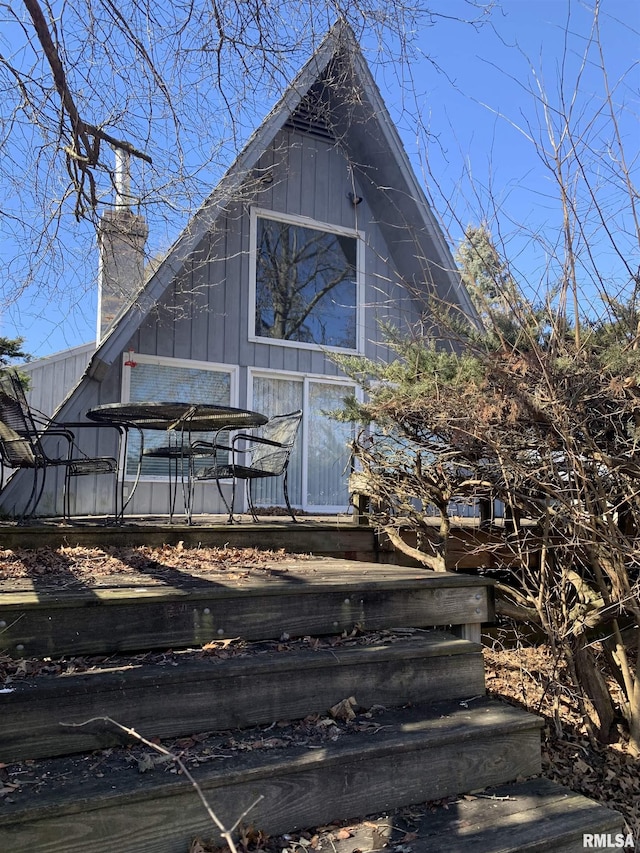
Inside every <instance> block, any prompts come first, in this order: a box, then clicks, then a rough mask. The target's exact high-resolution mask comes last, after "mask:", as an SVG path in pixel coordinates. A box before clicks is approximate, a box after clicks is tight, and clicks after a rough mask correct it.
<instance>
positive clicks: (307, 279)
mask: <svg viewBox="0 0 640 853" xmlns="http://www.w3.org/2000/svg"><path fill="white" fill-rule="evenodd" d="M256 248H257V251H256V335H257V336H259V337H264V338H276V339H278V340H285V341H297V342H300V343H312V344H319V345H322V346H333V347H344V348H347V349H356V318H357V311H356V307H357V305H356V302H357V287H356V250H357V247H356V238H355V237H348V236H344V235H340V234H332V233H330V232H327V231H321V230H318V229H315V228H307V227H303V226H301V225H292V224H289V223H285V222H275V221H274V220H272V219H261V218H258V220H257V247H256Z"/></svg>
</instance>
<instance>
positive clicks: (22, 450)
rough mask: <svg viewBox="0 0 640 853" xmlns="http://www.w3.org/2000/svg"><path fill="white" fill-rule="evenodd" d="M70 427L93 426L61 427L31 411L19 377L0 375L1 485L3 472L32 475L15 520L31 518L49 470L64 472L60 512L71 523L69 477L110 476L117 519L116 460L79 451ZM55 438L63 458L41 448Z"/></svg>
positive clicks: (79, 424)
mask: <svg viewBox="0 0 640 853" xmlns="http://www.w3.org/2000/svg"><path fill="white" fill-rule="evenodd" d="M71 426H73V427H74V429H75V428H76V427H78V428H80V427H84V426H86V427H89V428H91V429H95V427H96V425H95V424H90V423H88V422H87V423H86V424H82V423H74V424H64V423H57V422H56V421H54V420H52V419H50V418H47V417H46V416H44V415H42V413H40V412H37V411H36V410H34V409H32V408H31V407H30V406H29V404H28V402H27V398H26V396H25V393H24V388H23V385H22V381H21V379H20V377H19V375H18V374H17V373H16V372H15V371H13V370H4V371H2V372H1V373H0V476H1V478H2V483H4V474H5V468H10V469H17V468H29V469H31V470H32V471H33V483H32V487H31V493H30V495H29V498H28V500H27V502H26V504H25V506H24V510H23V511H22V513H20V515H19V516H18V518H19V519H20V520H23V521H24V520H26V519H28V518H31V517H32V516H33V515H34V514H35V512H36V509H37V507H38V504H39V502H40V498H41V497H42V494H43V491H44V486H45V480H46V476H47V471H48V469H49V468H64V487H63V488H64V491H63V499H62V512H63V516H64V518H65V520H67V521H71V503H70V501H71V498H70V484H71V479H72V478H73V477H81V476H85V475H90V474H113V475H114V518H117V517H118V507H117V490H116V488H115V479H116V474H117V470H118V463H117V461H116V459H114V458H113V457H110V456H101V457H92V456H89V455H87V454H86V453H84V452H83V451H81V450H80V448H79V447H78V445H77V443H76V436H75V434H74V432H73V431H72V430H71V428H70V427H71ZM55 438H57V439H59V440H60V441H62V442H63V443H64V448H65V451H66V452H65V453H64V455H60V456H56V455H52V454H51V453H50V452H48V451H47V450H45V444H47V446H49V443H50V442H51V441H52V440H54V439H55Z"/></svg>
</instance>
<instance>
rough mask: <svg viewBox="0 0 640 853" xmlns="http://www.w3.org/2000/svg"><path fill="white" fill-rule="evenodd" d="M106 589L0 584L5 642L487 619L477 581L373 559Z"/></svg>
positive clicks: (29, 648)
mask: <svg viewBox="0 0 640 853" xmlns="http://www.w3.org/2000/svg"><path fill="white" fill-rule="evenodd" d="M106 583H108V585H101V584H93V585H91V586H89V585H78V586H77V587H76V586H73V585H71V586H69V587H67V588H56V587H55V586H54V587H52V586H47V585H46V583H39V582H38V581H37V580H35V579H34V580H33V581H32V586H31V587H30V588H27V586H26V585H23V587H22V589H18V588H12V587H11V584H10V583H8V584H4V585H3V586H2V587H0V626H1V627H2V629H3V643H4V645H5V648H6V649H7V650H8V651H9V652H10V653H11V654H13V655H51V656H59V655H65V654H76V655H78V654H100V653H108V652H114V651H127V650H139V651H140V650H145V649H153V648H159V647H164V648H168V647H172V648H185V647H189V646H200V645H203V644H205V643H207V642H210V641H211V640H213V639H224V638H233V637H238V636H241V637H244V638H245V639H246V640H260V639H267V638H274V637H275V638H277V637H280V636H281V635H282V634H286V635H288V636H292V637H298V636H305V635H312V636H316V635H324V634H336V633H341V632H343V631H352V630H353V629H354V628H355V627H358V630H370V631H376V630H380V629H381V628H384V627H389V626H391V627H409V626H410V627H433V626H450V625H465V624H477V623H480V622H487V621H491V620H492V618H493V610H492V595H491V583H490V581H487V580H485V579H482V578H478V577H469V576H463V575H458V574H453V573H446V572H429V571H427V570H423V569H408V568H403V567H389V566H384V565H381V564H378V563H364V562H354V561H349V560H337V559H327V558H325V559H322V558H318V559H311V560H305V561H302V562H300V563H299V564H296V563H294V564H293V565H290V566H289V565H288V564H276V565H274V567H273V569H272V570H271V571H270V572H265V571H264V570H261V571H254V572H252V571H251V570H250V569H248V570H247V572H246V573H245V574H242V575H241V576H238V573H237V572H235V571H234V572H233V573H232V576H231V577H230V576H228V575H227V576H225V574H224V573H221V572H211V573H208V574H206V575H204V574H203V573H202V572H199V573H198V574H197V575H195V574H194V575H191V574H188V573H186V572H176V571H171V572H170V573H169V579H168V580H167V581H165V582H162V579H161V578H159V577H158V575H157V574H156V575H154V576H153V577H139V576H137V575H136V576H133V577H132V576H131V575H129V574H127V576H126V578H125V577H121V578H120V579H119V580H118V581H117V582H116V580H115V579H114V578H113V577H110V578H109V579H106Z"/></svg>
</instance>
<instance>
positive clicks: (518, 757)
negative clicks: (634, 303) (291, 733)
mask: <svg viewBox="0 0 640 853" xmlns="http://www.w3.org/2000/svg"><path fill="white" fill-rule="evenodd" d="M370 713H371V712H370ZM322 719H323V718H320V719H319V720H318V721H311V723H310V724H309V725H310V726H311V734H307V735H305V736H304V737H302V739H301V740H299V739H297V738H294V739H293V740H288V739H287V729H286V728H280V729H278V728H275V729H274V727H273V726H269V727H262V728H261V729H260V730H259V731H258V730H240V731H237V732H234V733H231V735H229V733H224V737H223V743H228V742H235V743H237V744H239V746H238V747H237V748H234V750H232V753H231V754H226V752H225V748H224V746H223V743H220V742H217V741H215V740H214V742H213V743H212V745H211V747H207V746H206V742H202V743H203V744H204V746H202V750H203V752H202V755H203V756H204V757H206V760H204V761H203V762H202V763H201V764H199V766H196V767H195V769H194V770H193V773H194V776H195V777H196V778H197V779H198V781H199V783H200V784H201V786H202V788H203V790H204V791H205V793H206V795H207V797H208V798H209V800H210V802H211V804H212V806H213V807H214V809H215V810H216V812H217V813H218V814H219V816H220V817H221V819H222V820H223V822H226V823H233V821H234V820H235V818H237V816H238V809H239V808H241V809H243V808H244V807H245V806H246V805H248V804H250V803H252V802H253V801H254V800H255V799H256V798H257V797H258V796H260V795H262V796H263V797H264V799H263V800H262V801H261V802H260V803H259V804H258V805H257V806H256V807H255V809H254V810H253V811H252V813H251V815H252V817H251V819H252V822H253V823H254V824H255V825H256V826H260V827H261V828H263V829H264V830H265V831H266V832H268V833H271V834H272V833H275V832H284V831H286V830H288V829H291V828H292V824H293V825H296V826H305V825H309V824H310V822H312V821H313V822H316V821H317V822H326V821H328V820H332V819H334V818H340V817H343V818H346V817H348V816H349V815H351V814H358V813H360V814H362V813H364V812H366V811H370V810H381V809H386V808H395V807H398V806H401V805H408V804H410V803H412V802H419V801H425V800H429V799H434V798H440V797H445V796H450V795H453V794H455V793H457V792H458V791H459V789H460V786H462V787H463V788H464V787H465V785H466V784H472V785H475V786H482V787H485V786H488V785H495V784H499V783H500V782H504V781H508V780H510V779H516V778H517V777H519V776H528V775H531V774H535V773H537V772H539V770H540V749H539V739H540V734H539V731H540V726H541V725H542V721H541V720H540V719H538V718H537V717H534V716H532V715H530V714H527V713H525V712H523V711H521V710H520V709H517V708H514V707H511V706H509V705H505V704H504V703H501V702H497V701H495V700H492V699H488V698H487V697H479V698H477V699H475V700H474V701H469V702H467V701H464V702H459V701H454V702H445V703H437V704H435V705H429V706H419V705H414V706H411V707H408V708H402V709H398V708H396V709H387V710H380V711H375V712H374V713H373V716H371V717H366V716H362V717H357V718H356V720H355V722H353V723H352V724H351V725H349V723H348V722H345V723H343V725H342V728H340V729H336V731H342V732H343V733H342V734H341V735H339V736H337V737H336V739H335V740H334V739H333V735H332V734H331V732H332V731H333V729H332V728H331V726H332V724H330V723H327V724H324V723H323V722H322ZM305 731H306V730H305ZM241 732H242V733H241ZM274 742H275V746H274V745H273V744H274ZM216 744H217V745H216ZM242 744H245V745H246V744H254V745H255V747H254V748H250V749H249V748H243V746H242ZM261 744H262V745H264V746H263V748H259V747H260V745H261ZM207 748H209V749H211V750H213V752H210V753H207V752H206V750H207ZM128 755H129V758H128ZM211 755H214V756H216V757H215V758H211ZM195 763H196V764H198V760H197V758H196V759H195ZM101 766H102V768H103V771H102V775H101V772H99V771H96V770H95V769H92V768H95V767H98V768H99V767H101ZM107 767H109V768H110V769H109V772H106V770H107ZM425 768H428V772H425ZM139 769H140V767H139V764H137V763H136V761H131V760H130V751H129V750H127V749H121V750H112V751H111V752H110V753H109V755H108V756H106V757H105V758H104V759H103V762H102V763H101V761H100V759H99V757H98V756H95V755H94V756H87V755H85V754H83V755H82V756H80V757H75V758H74V757H72V756H65V757H63V758H53V759H47V760H44V761H40V762H34V763H29V764H28V765H26V766H25V767H24V769H23V772H24V775H23V776H22V778H23V780H24V784H23V785H22V786H21V788H20V789H18V790H16V792H14V794H13V795H12V797H11V800H13V802H8V803H7V802H5V806H4V808H3V810H2V813H1V814H0V837H2V834H4V835H5V837H6V838H7V839H8V841H9V842H11V844H13V846H11V845H10V846H9V847H8V849H25V850H27V849H29V850H30V849H34V850H39V849H40V848H39V847H38V844H39V843H41V842H42V839H43V838H44V837H46V838H47V839H48V842H47V843H48V846H47V847H46V848H44V849H47V850H51V851H58V850H60V851H62V850H64V851H65V853H71V851H76V850H78V851H80V850H82V851H84V853H90V851H98V850H100V852H101V853H103V851H104V849H114V850H115V849H117V850H118V851H122V853H124V851H129V850H131V851H133V850H139V849H149V850H154V851H155V850H158V851H164V850H166V851H173V850H179V849H181V848H180V847H179V846H178V841H177V839H179V838H180V837H182V838H184V833H185V832H190V831H191V832H194V833H196V834H197V833H201V832H211V827H210V825H209V823H208V818H207V816H206V814H205V813H204V812H203V810H202V805H201V803H200V801H199V800H198V798H197V796H196V794H195V792H194V791H193V788H192V787H191V785H190V784H189V783H188V781H187V780H185V779H183V778H178V777H176V775H174V774H172V773H171V772H170V769H168V768H167V765H166V763H165V764H160V765H158V766H157V767H156V768H155V769H154V770H152V771H150V772H147V773H141V772H139ZM19 776H20V774H18V776H17V777H16V778H19ZM390 779H393V784H392V785H390V784H389V780H390ZM38 780H40V784H38ZM116 780H117V785H116V784H114V783H115V782H116ZM466 780H473V782H469V783H467V782H466ZM156 824H158V826H159V828H158V829H154V826H155V825H156ZM169 827H170V829H169ZM100 828H101V829H100ZM99 830H100V831H99ZM100 832H103V833H105V832H106V833H107V840H106V841H105V838H102V840H100V838H101V835H100ZM160 836H162V837H160ZM55 839H58V840H57V841H55ZM143 839H144V844H146V845H147V846H146V847H145V846H144V845H143V846H142V847H141V844H143ZM172 839H173V840H172ZM56 844H57V845H58V846H56ZM100 844H102V847H100ZM29 845H32V847H30V846H29ZM109 845H110V846H109Z"/></svg>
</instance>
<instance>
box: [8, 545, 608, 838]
mask: <svg viewBox="0 0 640 853" xmlns="http://www.w3.org/2000/svg"><path fill="white" fill-rule="evenodd" d="M152 569H153V570H152V571H151V573H150V574H144V573H140V572H138V573H136V572H135V571H134V572H131V573H127V576H126V577H124V576H113V577H104V578H102V579H100V580H99V581H97V582H96V583H95V584H93V583H84V584H83V583H82V582H79V581H78V579H77V578H76V579H74V577H73V576H72V574H71V573H68V574H67V575H65V576H62V577H61V578H60V583H58V584H54V585H51V584H48V583H46V582H45V581H44V580H43V579H42V578H38V577H31V578H28V579H24V580H22V581H20V583H15V584H13V585H12V584H11V582H7V583H4V584H0V629H1V631H2V640H3V647H4V649H5V650H6V652H7V653H8V654H9V655H11V656H12V657H14V658H20V657H23V658H26V659H27V660H26V661H22V662H21V663H22V664H23V665H24V666H25V667H27V666H28V663H29V660H32V661H33V660H37V659H39V660H41V661H42V660H44V659H45V658H47V657H51V658H53V659H58V660H59V659H61V658H65V657H67V656H71V657H72V658H73V660H80V659H82V656H87V655H103V656H106V657H107V660H105V661H104V662H103V664H102V665H101V666H100V667H97V668H94V669H92V670H91V671H85V672H73V671H69V672H67V673H65V674H63V670H62V668H60V669H58V670H55V667H53V669H54V672H52V673H51V674H49V675H46V674H43V673H42V672H41V673H40V674H38V675H34V676H33V677H26V678H23V679H18V678H15V679H13V680H10V681H8V682H7V685H6V686H5V687H4V688H3V689H2V691H1V692H0V717H2V720H3V725H2V728H1V729H0V762H3V763H4V764H5V765H6V766H5V767H4V768H3V784H4V786H5V796H4V798H3V800H2V808H1V809H0V850H5V849H6V850H11V851H12V853H14V851H16V853H20V851H24V853H26V851H29V853H184V851H185V850H187V849H188V848H189V844H190V842H191V841H192V840H193V839H194V838H195V837H197V836H200V837H202V838H204V839H213V840H215V838H216V831H215V829H214V827H213V825H212V823H211V821H210V819H209V817H208V815H207V813H206V811H205V809H204V808H203V805H202V802H201V801H200V799H199V797H198V795H197V792H196V791H195V789H194V788H193V786H192V785H191V783H190V782H189V780H188V779H187V778H185V777H184V776H183V775H180V774H179V773H177V772H176V771H177V767H176V766H175V764H174V763H172V762H171V761H168V762H167V761H159V760H158V758H159V756H158V755H157V753H156V752H154V751H153V750H152V749H151V747H150V746H145V745H143V744H141V743H139V742H137V741H133V742H132V741H131V740H130V739H127V738H126V737H125V736H123V735H122V734H118V735H117V736H116V735H114V727H113V725H112V724H111V723H109V722H108V721H106V720H105V718H106V717H110V718H113V719H117V720H118V722H120V723H122V724H123V725H124V726H131V727H132V728H135V729H136V731H138V732H139V733H140V734H141V735H142V736H144V737H147V738H151V739H156V738H157V739H160V740H161V741H162V743H164V744H165V745H166V746H167V747H168V748H170V749H171V750H173V752H174V753H178V754H180V755H182V757H183V759H184V760H185V762H186V764H187V766H188V767H189V769H190V771H191V772H193V775H194V777H195V778H196V779H197V780H198V783H199V785H200V786H201V788H202V791H203V792H204V794H205V796H206V797H207V799H208V800H209V802H210V803H211V805H212V807H213V808H214V810H215V811H216V813H217V814H218V816H219V817H220V818H221V819H222V821H223V823H224V824H225V825H227V826H230V825H232V824H233V823H234V822H235V821H236V819H237V818H238V816H239V815H240V814H241V813H242V812H243V811H244V809H245V808H246V807H248V806H249V805H251V804H252V803H254V802H256V800H257V799H258V798H259V797H262V798H263V799H261V800H260V801H259V802H257V803H256V805H255V807H254V808H253V809H252V810H251V813H250V816H249V817H248V818H247V819H245V823H247V822H250V823H251V824H252V825H253V826H255V827H256V828H258V829H260V830H262V831H264V832H266V833H268V834H269V835H275V834H277V833H284V832H293V831H295V830H297V829H300V828H304V827H310V826H320V825H322V824H327V823H329V822H331V821H336V820H344V819H349V818H350V816H352V815H363V814H372V813H379V812H383V811H384V812H385V813H387V814H388V813H390V812H392V811H393V810H397V809H404V808H407V807H410V806H411V807H412V811H413V808H414V807H413V806H412V804H416V803H418V804H422V806H424V804H425V803H426V802H429V801H433V800H441V799H442V798H457V799H454V801H452V802H455V808H449V809H448V810H446V811H447V814H444V810H443V812H442V813H441V812H438V811H436V812H433V813H432V812H431V811H429V815H426V813H425V819H426V817H428V820H427V822H426V823H424V825H423V824H421V825H420V826H421V828H420V832H419V833H418V835H417V836H416V838H415V840H414V842H412V844H411V845H410V848H411V849H410V850H409V849H407V847H406V845H405V846H403V845H402V843H400V844H399V845H397V846H396V847H395V848H394V844H395V841H394V839H390V840H389V845H388V847H389V851H390V853H444V851H445V850H446V851H449V853H456V851H458V850H460V851H463V849H464V853H500V851H504V853H508V851H516V850H521V851H527V853H534V851H540V853H542V851H543V850H544V851H547V850H553V851H554V853H574V851H577V850H579V849H582V833H583V832H590V831H594V832H612V833H615V832H621V831H622V826H623V823H622V818H621V816H620V815H618V814H617V813H615V812H610V811H609V810H607V809H604V808H603V807H601V806H599V805H597V804H595V803H592V802H590V801H588V800H586V799H584V798H580V797H578V796H577V795H574V794H572V793H570V792H566V791H564V790H559V789H558V788H557V786H555V787H554V786H551V787H550V785H551V783H548V782H546V780H533V781H531V782H527V783H524V787H522V786H521V785H520V783H519V782H518V780H521V779H524V778H527V777H532V776H537V774H539V773H540V769H541V751H540V730H541V727H542V725H543V721H542V720H541V719H540V718H538V717H536V716H534V715H531V714H528V713H526V712H524V711H522V710H521V709H519V708H516V707H513V706H511V705H509V704H507V703H503V702H499V701H497V700H495V699H492V698H490V697H488V696H486V694H485V689H484V669H483V662H482V650H481V647H480V645H479V644H477V643H472V642H469V640H468V639H459V638H458V637H456V636H454V634H453V633H448V630H449V629H450V628H451V630H452V631H453V630H455V628H456V626H460V629H459V630H460V631H462V633H463V635H464V636H466V637H473V638H474V639H475V638H477V637H479V626H480V624H481V623H482V622H487V621H491V619H492V617H493V602H492V585H491V582H489V581H487V580H486V579H484V578H480V577H465V576H462V575H456V574H451V573H434V572H428V571H425V570H422V569H412V568H404V567H398V566H387V565H381V564H376V563H361V562H358V563H355V562H353V561H349V560H342V559H309V560H306V559H301V560H299V561H293V562H290V563H288V564H287V566H286V568H285V567H284V566H282V565H278V564H274V566H273V567H272V568H271V570H268V571H258V570H257V569H256V570H253V569H251V568H248V569H247V571H246V572H244V571H240V572H238V571H237V569H236V570H234V572H231V573H224V572H220V571H218V572H206V571H205V572H202V571H199V572H194V573H189V572H184V571H181V570H177V569H176V568H175V567H171V566H166V567H164V566H158V567H152ZM332 637H333V638H339V642H335V643H333V644H332V640H331V638H332ZM313 638H316V639H315V641H314V639H313ZM351 640H352V642H351ZM307 641H308V642H307ZM236 642H238V643H239V644H240V645H242V644H245V650H246V651H247V654H246V655H245V654H244V653H242V654H232V653H230V654H229V656H228V657H227V658H224V656H222V657H220V656H218V657H216V656H215V651H216V649H219V648H220V645H221V646H222V648H223V649H224V648H227V649H230V648H231V646H232V645H233V644H234V643H236ZM305 643H307V645H305ZM158 649H160V650H167V649H171V650H172V651H171V652H170V653H169V652H167V653H166V655H165V659H164V661H163V663H164V665H163V666H160V665H157V657H158V654H160V657H162V654H161V653H157V652H154V651H153V650H158ZM207 650H209V656H208V657H206V656H205V651H207ZM236 650H237V649H236ZM146 656H151V658H152V659H153V660H154V661H155V663H150V662H149V661H148V660H146V661H145V657H146ZM341 703H342V705H341ZM338 705H340V706H341V707H342V706H344V707H342V710H343V711H344V714H341V713H340V712H339V711H336V709H335V707H332V706H338ZM87 720H91V723H90V724H89V725H82V726H80V725H78V724H79V723H85V722H86V721H87ZM61 723H66V724H71V725H64V726H61V725H60V724H61ZM10 762H14V763H13V764H11V763H10ZM505 784H509V785H511V786H512V787H510V788H508V789H505V790H506V791H507V793H506V794H505V795H504V798H503V799H500V798H499V797H498V795H496V796H493V795H491V797H492V798H491V799H484V798H481V797H479V796H478V797H477V798H476V799H469V800H468V799H464V798H462V799H459V797H460V795H462V794H464V793H465V792H469V791H478V790H480V789H487V788H490V787H491V786H500V785H505ZM514 784H516V787H513V785H514ZM518 785H520V787H518ZM527 785H529V787H527ZM531 786H533V787H531ZM545 786H546V787H545ZM7 789H8V791H9V793H8V794H7ZM509 791H510V792H511V793H508V792H509ZM496 797H498V798H496ZM415 808H417V809H418V810H419V809H420V807H415ZM423 811H424V809H423ZM364 828H366V827H365V825H364V824H363V829H364ZM349 841H350V842H351V843H350V845H349V846H348V848H347V847H344V848H342V847H341V848H340V849H338V848H337V847H336V848H335V850H333V849H331V851H330V853H352V851H353V850H354V848H355V847H358V846H359V847H360V849H361V850H362V851H363V853H367V849H368V848H366V846H362V845H359V844H358V843H355V844H354V843H353V838H350V839H349ZM578 842H580V843H578ZM331 843H332V844H333V845H334V847H335V842H333V841H332V842H331ZM363 845H364V841H363ZM329 847H331V845H329ZM296 849H298V848H296ZM327 851H329V848H327Z"/></svg>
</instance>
